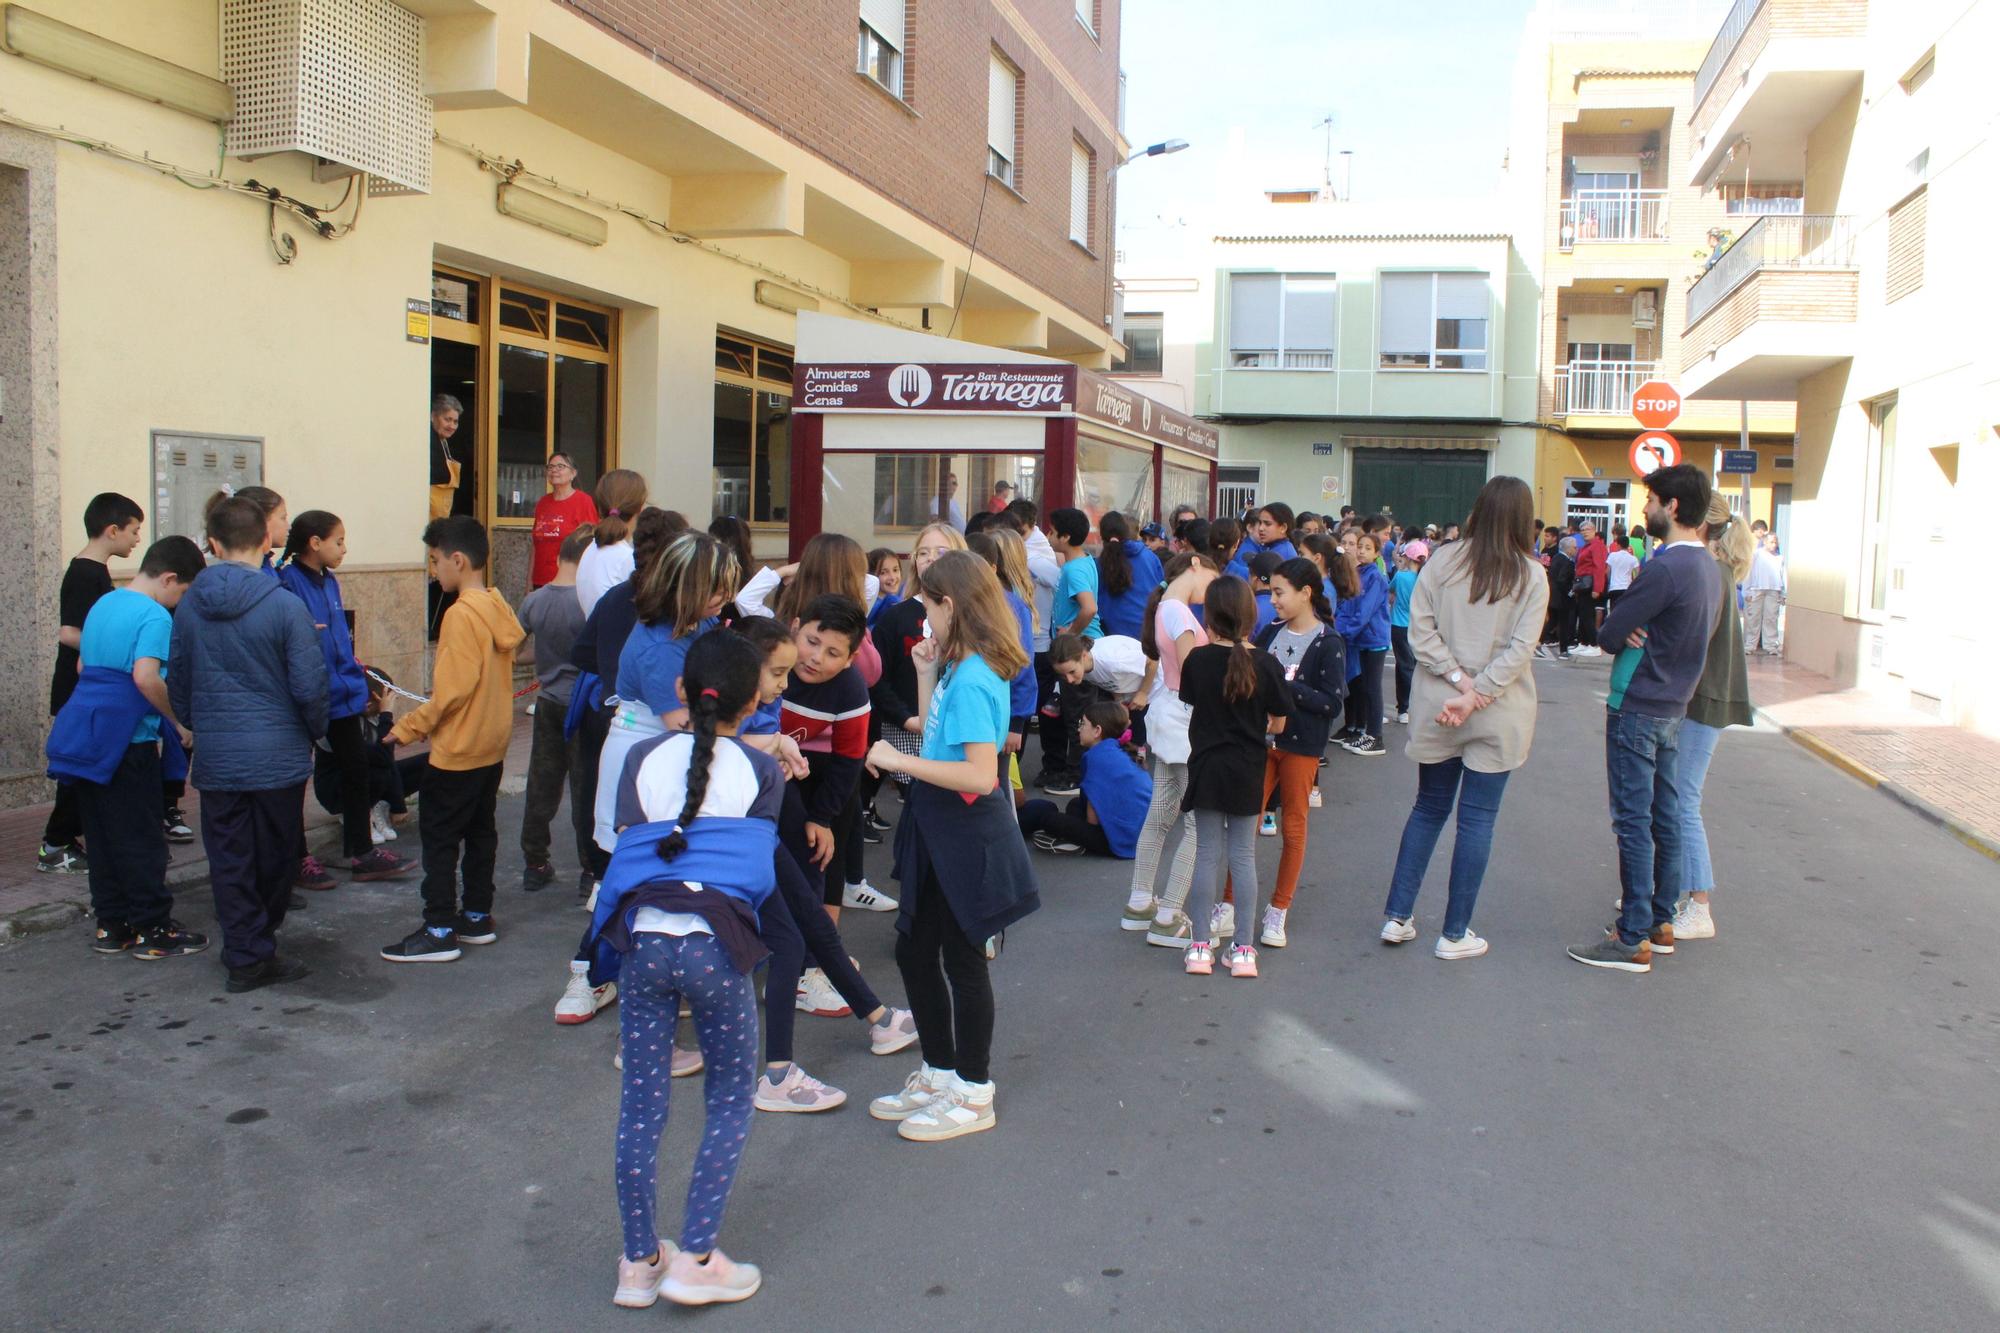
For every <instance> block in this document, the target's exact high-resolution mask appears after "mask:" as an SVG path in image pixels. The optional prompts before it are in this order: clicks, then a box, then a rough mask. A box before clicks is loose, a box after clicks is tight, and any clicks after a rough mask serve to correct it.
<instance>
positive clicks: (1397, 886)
mask: <svg viewBox="0 0 2000 1333" xmlns="http://www.w3.org/2000/svg"><path fill="white" fill-rule="evenodd" d="M1507 778H1508V775H1507V774H1505V773H1479V772H1475V771H1473V770H1472V769H1469V768H1467V767H1466V766H1465V761H1464V760H1463V759H1447V760H1445V761H1444V762H1443V763H1441V764H1418V765H1417V803H1416V805H1414V806H1413V807H1411V809H1410V818H1409V820H1408V821H1407V822H1406V823H1405V824H1404V825H1403V845H1402V846H1401V847H1400V848H1398V849H1397V851H1396V874H1395V876H1394V878H1392V879H1391V880H1390V881H1389V903H1388V906H1386V907H1385V908H1383V911H1384V912H1386V913H1387V914H1388V915H1389V916H1393V917H1395V918H1396V919H1397V920H1399V921H1403V920H1408V919H1409V916H1410V913H1411V912H1412V911H1413V910H1414V909H1415V908H1416V905H1417V890H1418V889H1420V888H1422V887H1423V884H1424V872H1425V871H1426V870H1428V869H1429V868H1430V864H1431V853H1432V852H1433V851H1435V850H1436V849H1437V840H1438V834H1440V833H1442V832H1444V822H1445V820H1447V819H1449V818H1450V817H1451V807H1452V804H1453V802H1454V801H1456V802H1457V805H1458V840H1457V842H1456V843H1455V844H1453V846H1452V849H1451V894H1450V897H1449V898H1447V899H1446V901H1445V908H1444V935H1445V938H1447V939H1453V940H1455V939H1460V938H1463V937H1464V935H1465V932H1466V930H1467V929H1469V928H1470V927H1471V925H1472V906H1473V904H1474V903H1476V902H1478V901H1479V885H1480V883H1481V882H1482V881H1483V880H1484V879H1485V878H1486V861H1487V857H1488V856H1489V855H1490V854H1491V852H1492V851H1493V822H1494V820H1496V819H1498V818H1499V816H1500V798H1501V796H1503V795H1504V794H1505V793H1506V791H1507Z"/></svg>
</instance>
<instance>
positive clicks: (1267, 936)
mask: <svg viewBox="0 0 2000 1333" xmlns="http://www.w3.org/2000/svg"><path fill="white" fill-rule="evenodd" d="M1288 942H1289V941H1287V940H1286V939H1285V909H1284V908H1282V907H1267V908H1265V909H1264V929H1263V931H1262V932H1261V933H1259V935H1258V936H1257V943H1259V944H1261V945H1263V946H1265V947H1266V948H1269V949H1282V948H1284V947H1285V945H1286V944H1287V943H1288Z"/></svg>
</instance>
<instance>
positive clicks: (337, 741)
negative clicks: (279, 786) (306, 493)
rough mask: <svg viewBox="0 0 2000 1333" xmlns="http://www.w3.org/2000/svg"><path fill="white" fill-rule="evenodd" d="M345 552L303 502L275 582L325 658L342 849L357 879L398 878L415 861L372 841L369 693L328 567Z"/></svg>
mask: <svg viewBox="0 0 2000 1333" xmlns="http://www.w3.org/2000/svg"><path fill="white" fill-rule="evenodd" d="M346 558H347V529H346V527H345V526H343V525H342V524H341V521H340V520H339V519H338V518H336V517H335V516H334V515H332V514H329V513H327V512H326V511H325V510H324V509H308V510H307V511H306V512H305V513H303V514H300V515H299V516H298V517H297V518H295V519H293V520H292V523H291V530H290V532H289V533H288V534H287V536H286V538H285V552H284V556H283V558H282V559H280V560H279V562H278V582H279V584H281V585H282V586H283V587H284V588H285V589H286V590H287V591H289V592H291V593H292V594H293V595H295V596H296V597H297V598H298V599H299V600H300V601H302V602H304V603H305V604H306V614H308V615H310V616H311V617H312V621H313V629H314V631H315V632H317V633H318V635H319V647H320V653H321V655H322V656H323V657H325V658H326V679H327V700H326V718H327V721H326V744H327V748H328V749H329V750H331V751H332V753H333V761H334V764H335V765H336V766H337V767H338V769H339V771H340V843H341V848H340V851H341V855H342V856H344V857H345V858H346V859H347V868H348V870H349V871H351V872H352V873H353V875H354V878H355V879H356V880H377V879H395V878H397V877H398V876H401V875H405V874H408V873H409V871H410V870H411V869H412V868H413V863H412V862H411V861H410V860H409V859H407V858H405V857H401V856H397V855H396V854H395V853H393V852H387V851H383V850H382V849H381V848H379V847H377V846H376V845H375V839H374V836H373V834H372V833H371V832H370V828H369V810H370V809H371V802H370V801H369V799H368V798H369V783H368V743H367V740H366V738H365V737H364V735H363V717H364V715H365V714H366V713H368V712H369V709H370V703H369V701H370V697H371V695H372V694H373V691H371V690H370V689H369V687H368V677H367V675H366V673H364V672H363V671H362V669H361V663H359V662H357V661H355V660H354V636H353V635H352V634H351V633H349V632H348V628H347V613H346V612H345V611H344V610H342V608H341V602H340V580H339V579H337V578H335V577H334V574H333V571H334V570H336V569H339V568H340V562H341V561H343V560H345V559H346Z"/></svg>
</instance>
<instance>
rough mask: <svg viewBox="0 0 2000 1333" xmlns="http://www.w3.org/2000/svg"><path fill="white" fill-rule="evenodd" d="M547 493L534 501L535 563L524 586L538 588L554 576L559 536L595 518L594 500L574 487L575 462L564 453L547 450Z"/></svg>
mask: <svg viewBox="0 0 2000 1333" xmlns="http://www.w3.org/2000/svg"><path fill="white" fill-rule="evenodd" d="M548 478H549V493H548V494H547V495H544V496H543V497H542V498H541V499H539V500H537V501H535V539H534V540H535V563H534V566H533V568H532V569H531V570H530V571H529V574H528V586H529V587H530V588H539V587H541V586H542V585H543V584H544V583H548V582H550V581H551V580H553V579H554V578H555V576H556V566H557V564H558V563H560V559H559V557H560V555H561V552H562V544H563V538H565V537H567V536H569V535H570V534H571V533H572V532H575V531H576V530H577V529H578V528H580V527H582V526H584V524H586V523H595V522H597V502H596V501H594V500H592V499H591V498H590V494H589V492H587V491H580V490H578V489H577V488H576V464H575V463H573V462H571V461H570V456H569V455H568V454H550V455H549V463H548Z"/></svg>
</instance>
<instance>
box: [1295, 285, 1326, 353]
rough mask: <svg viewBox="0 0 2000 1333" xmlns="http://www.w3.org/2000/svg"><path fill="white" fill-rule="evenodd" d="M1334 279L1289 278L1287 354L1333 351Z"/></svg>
mask: <svg viewBox="0 0 2000 1333" xmlns="http://www.w3.org/2000/svg"><path fill="white" fill-rule="evenodd" d="M1333 295H1334V280H1333V277H1332V275H1330V274H1326V275H1322V274H1311V275H1303V276H1302V275H1298V274H1288V275H1286V277H1285V350H1286V351H1287V352H1331V351H1332V350H1333Z"/></svg>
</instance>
